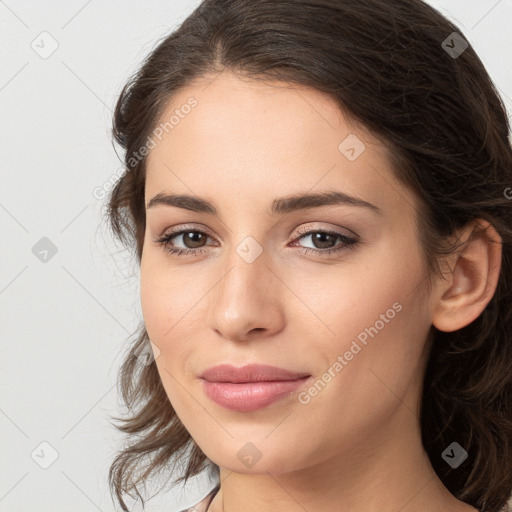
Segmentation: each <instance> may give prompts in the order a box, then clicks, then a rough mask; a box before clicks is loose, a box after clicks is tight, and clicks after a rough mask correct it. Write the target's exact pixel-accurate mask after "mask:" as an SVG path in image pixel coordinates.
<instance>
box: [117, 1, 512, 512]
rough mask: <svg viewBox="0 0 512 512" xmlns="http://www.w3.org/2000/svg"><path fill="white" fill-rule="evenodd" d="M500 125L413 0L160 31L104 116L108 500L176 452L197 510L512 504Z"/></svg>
mask: <svg viewBox="0 0 512 512" xmlns="http://www.w3.org/2000/svg"><path fill="white" fill-rule="evenodd" d="M509 130H510V126H509V124H508V119H507V117H506V113H505V108H504V105H503V103H502V102H501V101H500V98H499V96H498V94H497V91H496V89H495V87H494V85H493V84H492V82H491V80H490V78H489V76H488V74H487V72H486V70H485V69H484V67H483V65H482V63H481V61H480V60H479V58H478V57H477V55H476V54H475V52H474V50H473V49H472V48H471V46H470V45H469V44H468V43H467V41H466V40H465V38H464V36H463V34H461V33H460V31H459V30H458V29H457V28H456V27H455V26H454V25H453V24H451V23H450V22H449V21H447V20H446V19H445V18H444V17H442V16H441V15H440V14H439V13H438V12H437V11H436V10H434V9H433V8H431V7H430V6H428V5H426V4H425V3H423V2H422V1H419V0H389V1H387V2H383V1H382V0H367V1H365V2H360V1H356V0H257V1H255V0H206V1H204V2H203V3H201V4H200V5H199V7H197V9H196V10H195V11H194V12H193V13H192V14H191V15H190V16H189V17H188V18H187V19H186V20H185V21H184V22H183V23H182V25H181V26H180V27H179V28H178V29H177V30H175V31H174V32H173V33H172V34H170V35H169V36H168V37H167V38H165V39H164V40H163V41H161V42H160V44H159V45H158V46H157V47H156V48H155V50H154V51H153V52H152V53H151V55H150V56H149V57H148V58H147V60H146V62H145V63H144V65H143V66H142V67H141V69H140V70H139V71H138V73H137V74H136V75H135V76H134V77H133V78H132V79H131V80H130V81H129V83H128V84H127V85H126V86H125V88H124V89H123V91H122V93H121V95H120V98H119V101H118V104H117V107H116V111H115V119H114V134H115V138H116V140H117V142H118V143H119V144H120V145H121V147H122V148H123V149H124V151H125V156H124V163H125V167H126V172H125V174H124V175H123V176H122V177H121V178H120V180H119V182H118V183H117V185H116V187H115V189H114V190H113V191H112V194H111V197H110V198H109V205H108V206H109V210H108V213H109V221H110V223H111V226H112V228H113V230H114V233H115V234H116V235H117V236H118V237H119V238H120V239H121V241H123V242H124V243H125V244H127V245H128V246H130V245H133V247H134V248H135V250H136V253H137V257H138V261H139V263H140V268H141V281H140V283H141V305H142V312H143V322H142V325H141V328H140V332H139V333H138V335H137V337H136V339H134V343H133V345H132V346H131V347H130V350H129V352H128V354H127V356H126V360H125V362H124V364H123V367H122V369H121V374H120V383H121V391H122V396H123V399H124V400H125V402H126V404H127V406H128V407H129V409H130V412H131V416H129V417H127V418H125V419H123V420H122V421H123V422H124V425H121V426H119V427H118V428H119V429H121V430H122V431H123V432H125V433H127V434H129V435H130V436H135V435H136V434H137V438H136V439H135V437H134V438H133V440H131V443H130V444H129V445H128V446H127V447H126V448H125V449H123V450H122V451H121V452H120V453H119V454H118V455H117V457H116V459H115V461H114V463H113V464H112V467H111V470H110V475H109V477H110V483H111V487H112V490H113V492H114V493H115V495H116V497H117V499H118V501H119V503H120V504H121V507H122V509H123V510H125V511H127V510H129V509H128V507H127V505H126V504H125V502H124V500H123V496H124V495H125V494H129V495H130V496H132V497H133V493H134V492H135V493H136V494H137V496H139V498H140V499H143V498H142V496H141V495H140V494H139V489H140V487H141V486H143V487H145V485H146V483H147V482H148V480H149V478H150V476H151V475H152V474H156V473H159V472H165V474H167V476H168V478H171V475H174V476H176V472H177V471H181V468H180V466H179V464H180V463H185V465H186V466H185V471H184V475H182V476H181V477H180V478H178V479H177V480H174V481H173V483H174V484H175V483H177V482H179V481H183V480H184V481H186V480H187V479H188V478H189V477H190V476H193V475H196V474H198V473H199V472H201V471H202V470H203V469H208V470H209V471H210V474H211V475H213V476H215V477H217V479H218V484H217V486H216V487H215V488H214V489H213V490H212V492H211V493H209V494H208V495H207V496H206V497H205V498H204V499H203V500H201V502H200V503H198V504H197V505H196V507H195V508H192V509H190V510H206V509H207V510H208V512H220V511H225V512H248V511H259V510H266V511H274V510H275V511H285V512H288V511H299V510H308V511H316V510H333V511H334V510H350V511H352V512H358V511H365V512H373V511H377V510H378V511H380V512H382V511H397V510H400V511H401V512H409V511H414V512H426V511H431V510H436V511H442V512H448V511H449V512H454V511H456V512H465V511H474V510H479V511H482V512H484V511H485V512H488V511H489V512H497V511H499V510H507V509H506V502H507V499H508V498H509V496H510V492H511V489H512V372H511V368H512V321H511V320H512V297H511V289H510V283H511V282H512V252H511V241H512V215H511V213H512V202H511V200H510V197H512V194H510V190H511V189H510V187H511V186H512V149H511V146H510V142H509V140H508V135H509ZM507 191H509V192H507ZM149 340H151V345H149ZM149 347H151V350H152V353H153V355H154V357H153V359H151V361H150V362H149V363H148V364H143V363H141V361H143V359H142V357H140V354H141V351H143V350H145V349H147V348H149ZM145 462H146V463H145ZM144 463H145V464H144ZM178 468H180V469H178Z"/></svg>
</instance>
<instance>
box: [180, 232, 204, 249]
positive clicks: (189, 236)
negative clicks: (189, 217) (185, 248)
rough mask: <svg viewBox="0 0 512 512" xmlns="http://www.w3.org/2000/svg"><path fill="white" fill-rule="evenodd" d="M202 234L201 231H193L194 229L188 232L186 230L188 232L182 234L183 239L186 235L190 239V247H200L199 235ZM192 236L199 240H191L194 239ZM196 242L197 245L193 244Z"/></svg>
mask: <svg viewBox="0 0 512 512" xmlns="http://www.w3.org/2000/svg"><path fill="white" fill-rule="evenodd" d="M202 236H203V235H202V233H197V232H194V231H190V232H188V233H185V235H184V239H186V238H187V237H188V238H190V239H192V247H191V248H194V247H200V246H201V245H200V243H201V237H202ZM194 237H195V238H196V239H199V240H193V239H194ZM197 242H199V245H194V244H196V243H197ZM185 245H187V244H186V243H185Z"/></svg>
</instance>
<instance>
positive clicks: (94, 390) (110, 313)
mask: <svg viewBox="0 0 512 512" xmlns="http://www.w3.org/2000/svg"><path fill="white" fill-rule="evenodd" d="M429 3H430V4H432V5H433V6H434V7H437V8H438V9H440V10H441V11H442V12H443V14H445V15H446V16H448V17H449V18H450V19H451V20H452V21H454V22H455V23H456V24H457V25H458V26H459V27H460V28H461V29H462V31H463V32H464V33H465V35H466V37H467V39H469V41H470V42H471V44H473V45H474V47H475V48H476V50H477V52H478V53H479V54H480V56H481V58H482V60H483V61H484V64H485V65H486V67H487V69H488V71H489V73H490V75H491V76H492V78H493V80H494V81H495V83H496V85H497V86H498V87H499V89H500V91H501V94H502V95H503V97H504V98H505V100H506V102H507V105H508V108H509V114H510V113H512V101H511V100H510V98H512V67H511V65H510V50H511V49H512V31H511V30H510V22H511V21H512V0H500V1H497V0H430V2H429ZM197 4H198V2H196V1H190V0H173V1H172V2H170V1H165V2H164V1H163V0H151V1H146V2H144V3H143V2H134V1H126V0H125V1H123V2H121V1H120V0H115V1H110V2H108V3H107V2H99V1H98V0H89V1H85V0H74V1H68V2H64V1H61V2H53V3H52V4H49V3H47V2H45V3H42V2H36V1H34V0H32V1H25V2H20V1H18V2H16V1H14V0H10V1H5V2H4V1H0V39H1V42H0V44H1V48H2V51H1V53H0V59H1V63H0V108H1V113H2V115H1V118H0V119H1V121H0V151H1V155H2V165H1V171H0V172H1V180H2V181H1V182H2V187H1V189H0V226H1V229H2V235H1V240H2V242H1V243H2V250H0V269H1V271H0V329H1V330H0V332H1V350H2V353H1V360H0V365H1V366H0V375H1V379H0V385H1V395H0V396H1V401H0V429H1V432H2V435H1V436H0V450H1V453H2V457H1V460H2V463H1V473H0V475H1V477H0V511H9V512H18V511H19V512H21V511H23V512H26V511H32V510H38V511H40V512H44V511H53V512H59V511H68V510H73V511H76V512H80V511H95V510H100V511H104V512H106V511H111V510H114V507H113V505H112V502H111V499H110V495H109V491H108V486H107V471H108V467H109V464H110V462H111V460H112V457H113V454H114V452H115V450H116V449H117V448H118V447H119V442H120V440H121V436H120V435H119V434H117V433H116V431H115V430H114V428H113V427H112V426H111V425H110V424H109V422H108V418H109V416H110V414H114V415H115V414H117V413H118V412H120V411H119V409H118V403H117V395H116V375H117V373H116V372H117V369H118V367H119V366H120V364H121V361H122V355H123V350H124V347H125V346H126V343H127V339H128V337H129V336H130V334H131V333H132V332H133V331H134V329H135V328H136V327H137V325H138V321H139V319H140V318H141V310H140V305H139V288H138V272H137V268H136V266H135V265H134V263H133V261H131V260H130V253H129V252H127V251H125V250H123V248H122V247H120V246H117V245H114V243H113V241H112V240H111V239H110V237H109V235H108V232H107V231H106V229H105V226H104V225H102V220H101V214H102V209H103V201H102V200H101V198H99V196H100V194H99V193H98V190H100V191H101V189H103V190H106V188H107V187H108V182H109V179H112V178H115V176H116V174H117V173H118V172H119V169H120V167H121V165H120V162H119V160H118V158H117V156H116V154H115V152H114V150H113V147H112V143H111V137H110V125H111V111H112V109H113V107H114V103H115V99H116V96H117V94H118V93H119V91H120V89H121V86H122V85H123V84H124V82H125V80H126V79H127V78H128V76H129V75H130V74H131V73H132V72H133V71H135V70H136V69H137V66H138V64H139V63H140V62H141V60H142V59H143V57H144V56H145V55H146V54H147V53H148V52H149V51H150V50H151V49H152V48H153V47H154V45H155V44H156V43H157V41H158V40H159V39H160V38H161V37H162V36H164V35H165V34H166V33H168V32H169V31H171V30H172V29H173V28H174V27H175V26H176V25H177V24H179V23H180V22H181V21H182V20H183V19H184V18H185V17H186V16H187V15H188V14H189V13H190V12H191V11H192V10H193V8H194V7H195V6H196V5H197ZM42 32H47V33H48V34H49V35H40V34H41V33H42ZM57 44H58V47H57V48H56V50H55V51H54V52H53V53H52V54H51V55H47V54H45V52H46V53H49V52H50V51H51V50H52V45H54V46H55V45H57ZM511 186H512V184H511ZM95 190H96V194H95V193H94V191H95ZM44 237H46V238H45V239H43V238H44ZM41 239H43V240H41ZM34 247H35V248H34ZM45 250H47V251H48V252H47V253H45V252H44V251H45ZM55 250H56V251H57V252H56V253H55V254H53V252H54V251H55ZM52 251H53V252H52ZM41 258H43V259H44V258H46V261H41ZM43 442H45V443H49V445H48V444H43V445H41V443H43ZM55 456H57V458H56V459H55V460H53V458H55ZM45 465H49V466H48V467H47V469H43V467H41V466H45ZM212 486H213V484H212V483H211V482H208V481H207V480H206V478H203V476H201V477H199V478H196V479H195V480H193V481H192V482H190V483H189V484H188V485H187V486H186V487H185V489H184V490H182V487H181V486H178V487H176V488H175V489H174V490H173V491H172V492H170V493H167V494H162V495H161V496H157V497H155V498H154V499H152V500H150V501H149V502H148V504H147V510H149V511H156V510H168V511H173V510H180V509H181V508H184V507H185V506H187V505H190V504H192V503H195V502H196V501H198V500H199V499H200V498H201V497H202V496H204V495H205V494H206V493H207V492H208V490H209V489H210V488H211V487H212Z"/></svg>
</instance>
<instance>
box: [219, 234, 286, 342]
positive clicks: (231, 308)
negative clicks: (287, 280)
mask: <svg viewBox="0 0 512 512" xmlns="http://www.w3.org/2000/svg"><path fill="white" fill-rule="evenodd" d="M222 266H223V270H222V275H221V276H219V278H220V281H219V282H218V284H217V286H216V287H215V288H216V290H215V293H214V294H212V301H211V305H210V318H209V321H210V325H211V327H212V328H214V329H216V330H217V331H219V332H220V333H221V334H223V335H224V336H225V337H229V338H233V339H235V338H240V337H243V336H245V335H246V333H247V332H249V331H250V330H252V329H254V328H257V327H259V328H261V327H269V326H270V325H271V324H272V322H273V321H274V320H275V318H273V315H275V313H276V311H277V308H276V303H275V301H276V297H277V295H276V293H274V292H273V291H272V290H271V287H272V282H274V284H275V281H274V280H273V279H272V277H271V275H272V271H271V270H270V268H269V258H268V257H267V254H266V253H265V251H264V249H263V247H262V246H261V245H260V244H259V243H258V242H257V241H256V240H255V239H254V238H252V237H246V238H245V239H243V240H242V242H240V243H239V244H238V245H236V246H232V248H231V250H229V253H226V256H225V259H224V265H222Z"/></svg>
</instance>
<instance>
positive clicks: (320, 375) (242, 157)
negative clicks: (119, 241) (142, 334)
mask: <svg viewBox="0 0 512 512" xmlns="http://www.w3.org/2000/svg"><path fill="white" fill-rule="evenodd" d="M208 84H209V85H208ZM160 122H161V123H162V124H161V125H159V127H157V128H156V130H155V132H154V133H153V136H152V142H150V143H148V147H150V153H149V155H148V161H147V178H146V190H145V200H146V206H148V204H149V203H150V201H151V200H152V199H153V198H154V197H155V196H157V194H163V195H180V196H181V195H187V196H191V197H192V198H193V199H195V200H198V199H201V200H202V201H207V202H208V203H210V204H211V205H212V207H211V211H206V210H208V209H205V208H203V209H202V210H201V209H199V211H194V209H192V207H191V206H190V205H191V203H190V201H189V202H188V205H189V208H191V209H189V208H185V207H184V206H185V205H186V204H187V203H185V202H182V203H181V205H182V206H183V207H180V206H178V205H176V202H174V205H173V204H171V203H173V201H171V200H168V201H167V204H164V203H163V202H158V201H153V204H152V205H151V206H150V207H149V208H147V210H146V215H147V225H146V232H145V240H144V249H143V254H142V261H141V303H142V310H143V315H144V320H145V325H146V328H147V331H148V334H149V337H150V339H151V340H152V342H153V343H154V344H155V345H156V346H157V347H158V349H159V351H160V353H159V355H158V357H157V359H156V364H157V368H158V371H159V374H160V377H161V379H162V383H163V386H164V388H165V390H166V392H167V395H168V397H169V400H170V402H171V404H172V406H173V408H174V409H175V411H176V413H177V415H178V416H179V418H180V420H181V421H182V422H183V424H184V425H185V427H186V429H187V430H188V431H189V432H190V434H191V436H192V437H193V438H194V440H195V441H196V442H197V444H198V445H199V447H200V448H201V449H202V450H203V451H204V453H205V454H206V455H207V456H208V457H209V458H210V459H211V460H213V461H214V462H215V463H216V464H218V465H219V466H221V467H225V468H229V469H231V470H233V471H236V472H241V473H243V472H246V473H249V472H263V471H270V472H274V473H280V472H290V471H293V470H298V469H304V468H307V467H310V466H312V465H314V464H319V463H322V462H325V461H327V460H328V459H329V460H338V461H339V460H340V458H339V457H340V456H341V455H344V456H348V455H349V454H350V453H352V454H355V453H356V452H359V451H360V450H361V449H366V450H372V449H373V447H377V446H382V445H383V443H385V442H386V439H387V440H389V439H391V438H392V437H393V436H396V435H397V434H399V435H407V432H408V431H410V430H411V429H413V428H417V414H418V411H419V407H418V401H419V393H420V390H421V384H422V376H423V368H424V366H423V365H424V363H425V359H424V356H425V354H424V353H423V352H422V351H423V348H424V345H425V341H426V337H427V334H428V331H429V328H430V326H431V323H432V322H431V320H432V316H431V312H432V304H431V302H432V301H429V300H428V298H427V300H425V297H424V296H422V291H423V290H424V287H425V286H426V280H425V277H426V275H425V267H424V265H423V260H422V257H421V253H420V247H419V245H418V240H417V236H416V231H417V228H416V217H415V205H416V204H417V203H416V199H415V197H414V196H413V195H412V193H411V192H409V191H408V190H407V189H405V188H404V187H403V186H402V185H400V184H399V183H398V182H397V181H396V180H395V179H394V178H393V175H392V170H391V167H390V163H389V160H388V157H389V155H388V153H387V149H386V147H384V146H383V145H379V144H378V142H377V140H375V139H373V138H371V137H370V136H369V134H368V133H366V132H364V131H362V130H361V129H359V128H357V127H356V125H355V124H353V123H352V124H351V123H350V121H349V120H348V119H347V118H346V117H344V116H343V114H342V113H341V111H340V110H339V109H338V108H337V106H336V104H335V103H334V101H333V100H331V99H329V98H328V97H327V96H325V95H323V94H322V93H320V92H318V91H315V90H312V89H309V88H304V87H298V86H291V85H290V84H285V83H277V82H275V83H274V84H273V85H272V86H270V85H268V84H263V83H256V82H253V81H250V80H248V79H245V80H243V81H242V80H241V79H240V78H237V77H236V76H234V75H233V74H231V73H230V72H224V73H221V74H220V75H218V76H217V77H216V78H215V80H213V82H211V83H210V82H209V81H206V80H205V81H202V82H196V83H195V84H194V85H193V86H188V87H187V88H185V89H182V90H181V91H180V92H179V94H177V95H175V96H174V97H173V98H172V100H171V102H170V103H169V105H168V108H167V109H166V111H165V113H164V115H163V116H162V117H161V119H160ZM165 123H167V124H165ZM335 192H336V193H338V194H340V196H339V198H341V197H342V196H341V195H342V194H346V195H347V196H352V197H354V198H358V200H361V201H365V202H367V203H369V204H371V205H373V207H372V206H365V205H364V204H363V203H360V204H356V203H352V204H351V203H350V202H342V201H339V202H334V201H331V203H328V202H325V204H323V205H319V203H320V202H321V201H318V198H317V200H316V205H315V201H313V200H312V201H309V202H308V201H306V200H304V201H302V202H300V201H295V200H293V198H296V197H298V196H302V195H318V194H320V195H322V194H326V193H329V194H332V193H335ZM304 206H308V207H307V208H304ZM213 210H215V213H212V211H213ZM180 230H185V233H181V234H177V235H175V236H174V237H173V238H171V239H168V245H167V247H168V248H175V249H176V250H179V249H183V250H187V249H188V250H189V251H190V253H189V254H183V255H180V256H178V255H177V254H172V253H170V252H168V251H167V250H166V248H165V247H164V246H163V245H161V244H158V243H156V242H155V240H157V239H158V238H161V237H162V236H163V235H166V234H170V233H171V232H173V233H177V232H178V231H180ZM329 233H331V234H329ZM332 233H334V234H332ZM345 237H348V238H349V239H352V240H355V243H353V244H350V243H349V242H347V238H345ZM329 249H338V250H336V251H335V252H331V253H328V252H327V251H328V250H329ZM223 363H229V364H232V365H233V366H236V367H241V366H245V365H247V364H252V363H259V364H266V365H272V366H276V367H280V368H284V369H287V370H290V371H293V372H299V373H301V374H306V375H309V376H310V377H309V378H308V379H304V380H302V381H300V382H296V383H295V384H296V385H295V384H294V385H295V387H294V389H293V390H292V391H290V392H289V393H287V394H284V395H281V396H280V397H279V398H278V399H276V400H274V401H270V402H269V403H266V405H264V404H263V405H262V402H257V401H252V402H251V401H249V402H243V403H242V402H240V401H237V400H236V398H235V399H232V400H231V401H229V400H228V403H227V404H225V405H221V404H219V403H217V402H216V401H213V400H212V399H211V398H210V397H209V396H208V395H207V394H206V393H205V382H204V380H203V379H202V378H200V376H201V374H202V373H203V372H204V371H205V370H206V369H208V368H210V367H212V366H215V365H218V364H223ZM234 386H242V385H241V384H231V388H233V389H235V388H234ZM245 386H246V388H248V387H252V388H254V387H255V385H247V384H246V385H245ZM224 387H229V385H228V386H226V385H224ZM264 387H267V388H268V387H269V385H268V384H266V385H264V386H261V387H260V389H263V388H264ZM283 389H288V388H283ZM220 393H221V394H222V393H223V391H222V390H221V392H220ZM235 393H236V391H235ZM223 396H227V394H224V395H223ZM230 404H231V405H230ZM236 404H238V409H237V408H236V407H237V406H236ZM298 446H299V447H300V449H297V447H298ZM250 457H252V459H251V458H250ZM254 460H256V463H254ZM249 461H253V462H249ZM253 467H254V469H252V468H253Z"/></svg>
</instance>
